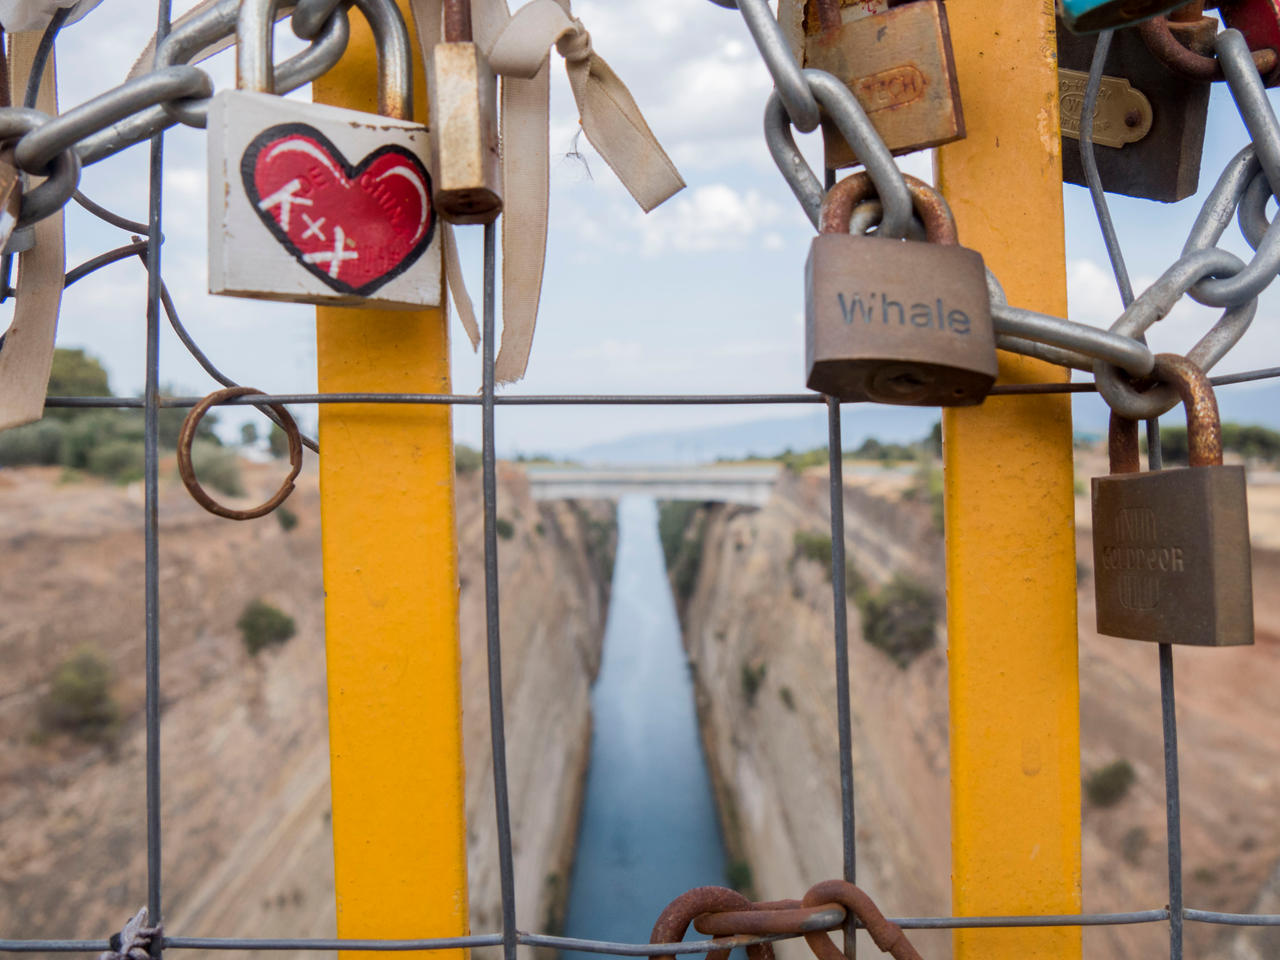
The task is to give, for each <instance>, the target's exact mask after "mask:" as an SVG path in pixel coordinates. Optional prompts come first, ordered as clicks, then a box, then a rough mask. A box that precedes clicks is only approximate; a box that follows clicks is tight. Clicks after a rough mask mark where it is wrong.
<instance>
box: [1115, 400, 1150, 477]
mask: <svg viewBox="0 0 1280 960" xmlns="http://www.w3.org/2000/svg"><path fill="white" fill-rule="evenodd" d="M1107 452H1108V454H1109V455H1110V457H1111V472H1112V473H1113V474H1117V473H1140V472H1141V471H1142V462H1141V459H1140V457H1139V455H1138V421H1137V420H1129V419H1127V418H1125V417H1122V416H1120V415H1119V414H1118V413H1116V412H1115V411H1114V410H1113V411H1112V412H1111V423H1110V427H1109V429H1108V430H1107Z"/></svg>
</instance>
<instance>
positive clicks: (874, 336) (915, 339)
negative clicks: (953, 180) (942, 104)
mask: <svg viewBox="0 0 1280 960" xmlns="http://www.w3.org/2000/svg"><path fill="white" fill-rule="evenodd" d="M906 180H907V182H908V186H909V187H910V189H911V196H912V201H913V205H914V207H915V209H916V212H917V213H918V214H919V215H920V219H921V220H923V221H924V225H925V232H926V236H927V238H928V240H929V242H926V243H921V242H917V241H912V240H890V239H885V238H881V237H875V236H853V235H851V234H849V232H848V229H849V220H850V216H851V215H852V211H853V209H854V207H856V206H857V205H858V204H859V203H861V202H862V201H863V200H866V199H868V198H869V197H870V196H871V195H872V184H871V179H870V177H868V176H867V174H865V173H858V174H855V175H853V176H851V177H846V178H845V179H844V180H841V181H840V182H839V183H837V184H836V185H835V186H834V187H832V188H831V189H830V190H829V191H828V192H827V196H826V198H825V199H824V200H823V203H822V224H821V225H822V232H821V234H820V235H819V236H818V237H816V238H815V239H814V241H813V246H812V247H811V248H810V251H809V259H808V260H807V261H806V262H805V363H806V370H807V372H808V378H807V381H806V382H807V383H808V386H809V387H810V389H813V390H817V391H819V392H821V393H825V394H828V395H829V396H833V397H838V398H839V399H841V400H873V401H876V402H879V403H898V404H910V405H914V406H943V407H954V406H970V405H972V404H976V403H981V402H982V400H983V398H985V397H986V395H987V392H988V391H989V390H990V389H991V384H992V383H993V382H994V381H995V378H996V346H995V333H994V330H993V326H992V321H991V300H990V296H989V294H988V292H987V279H986V276H987V275H986V266H985V265H984V263H983V260H982V256H981V254H979V253H978V252H977V251H974V250H968V249H966V248H964V247H961V246H958V243H957V238H956V228H955V220H954V218H953V217H952V216H951V211H950V209H949V208H948V207H947V203H946V201H945V200H944V199H943V198H942V196H941V195H940V194H938V193H937V192H936V191H934V190H933V189H932V188H931V187H929V186H928V185H927V184H925V183H923V182H921V181H919V180H917V179H915V178H914V177H907V178H906Z"/></svg>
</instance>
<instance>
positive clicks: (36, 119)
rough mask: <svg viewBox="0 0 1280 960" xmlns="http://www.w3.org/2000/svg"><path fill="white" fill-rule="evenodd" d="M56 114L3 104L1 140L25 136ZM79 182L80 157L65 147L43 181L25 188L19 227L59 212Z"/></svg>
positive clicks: (43, 125) (72, 194)
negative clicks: (31, 187)
mask: <svg viewBox="0 0 1280 960" xmlns="http://www.w3.org/2000/svg"><path fill="white" fill-rule="evenodd" d="M52 122H53V118H52V117H50V116H48V115H47V114H44V113H41V112H40V111H39V110H32V109H29V108H27V107H3V108H0V142H3V141H6V140H17V141H18V143H19V144H21V143H22V139H25V137H26V136H28V135H29V134H31V133H32V132H33V131H35V130H39V129H40V128H42V127H45V126H48V125H49V124H50V123H52ZM79 185H80V160H79V158H78V157H77V156H76V155H75V152H74V151H72V150H63V151H62V152H61V153H59V154H58V155H57V156H56V157H55V158H54V160H53V163H52V166H51V167H50V169H49V170H48V177H47V179H46V180H45V181H44V183H42V184H40V185H39V186H37V187H35V188H34V189H32V190H23V191H22V206H21V208H20V209H19V213H18V223H17V227H18V228H21V227H26V226H30V225H31V224H33V223H36V222H37V221H40V220H43V219H44V218H45V217H47V216H50V215H51V214H54V213H57V212H58V211H59V210H61V209H62V208H63V207H64V206H66V204H67V202H68V201H69V200H70V199H71V198H72V196H74V195H75V192H76V187H78V186H79Z"/></svg>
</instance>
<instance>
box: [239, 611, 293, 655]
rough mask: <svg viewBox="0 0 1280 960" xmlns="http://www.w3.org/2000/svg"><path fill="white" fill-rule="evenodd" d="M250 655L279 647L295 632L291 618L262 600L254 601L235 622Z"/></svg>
mask: <svg viewBox="0 0 1280 960" xmlns="http://www.w3.org/2000/svg"><path fill="white" fill-rule="evenodd" d="M236 626H237V627H239V628H240V636H241V638H242V639H243V640H244V645H245V647H246V648H247V649H248V651H249V653H250V654H253V655H255V656H256V655H257V653H258V651H259V650H262V649H263V648H265V647H272V646H279V645H280V644H282V643H284V642H285V641H286V640H288V639H289V638H290V637H292V636H293V635H294V634H295V633H296V632H297V624H295V623H294V621H293V617H291V616H289V615H288V614H287V613H285V612H284V611H283V610H280V609H278V608H276V607H273V606H272V605H271V604H269V603H266V602H265V601H263V600H254V601H253V602H251V603H250V604H249V605H248V606H246V607H245V608H244V611H243V612H242V613H241V614H240V619H239V620H237V621H236Z"/></svg>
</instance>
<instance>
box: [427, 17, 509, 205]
mask: <svg viewBox="0 0 1280 960" xmlns="http://www.w3.org/2000/svg"><path fill="white" fill-rule="evenodd" d="M428 80H429V82H428V83H427V91H428V93H429V94H430V97H431V169H432V171H433V172H434V173H435V188H436V192H435V204H436V209H437V210H438V211H439V212H440V216H441V217H443V218H444V219H445V220H448V221H449V222H450V223H492V222H493V221H494V220H495V219H497V216H498V214H499V213H501V212H502V188H501V182H502V171H501V167H500V165H499V154H498V108H497V84H496V81H495V79H494V75H493V70H491V69H490V68H489V64H488V62H487V61H486V60H485V58H484V55H483V54H482V53H481V52H480V48H479V47H477V46H476V45H475V44H474V43H472V42H471V5H470V0H445V4H444V43H438V44H436V46H435V49H434V50H433V51H432V53H431V74H430V77H429V78H428Z"/></svg>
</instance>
